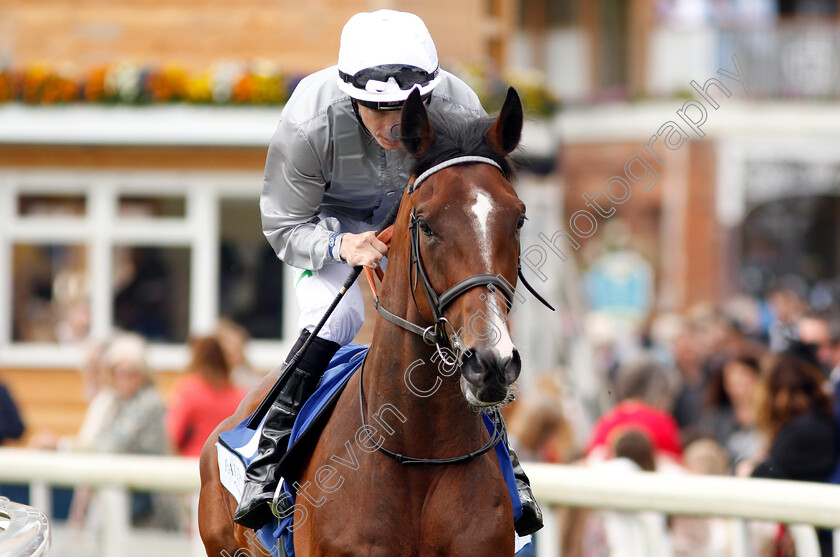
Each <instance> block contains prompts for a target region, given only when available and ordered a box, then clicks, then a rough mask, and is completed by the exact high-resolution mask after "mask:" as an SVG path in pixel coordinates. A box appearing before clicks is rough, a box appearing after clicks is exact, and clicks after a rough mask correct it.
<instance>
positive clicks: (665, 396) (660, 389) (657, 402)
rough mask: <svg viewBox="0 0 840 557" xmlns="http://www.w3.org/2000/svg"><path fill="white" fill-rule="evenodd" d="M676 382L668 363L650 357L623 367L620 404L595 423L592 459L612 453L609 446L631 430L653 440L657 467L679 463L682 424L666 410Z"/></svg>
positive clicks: (619, 382) (619, 381)
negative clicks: (664, 363)
mask: <svg viewBox="0 0 840 557" xmlns="http://www.w3.org/2000/svg"><path fill="white" fill-rule="evenodd" d="M673 385H674V381H673V379H672V376H671V375H670V374H669V373H668V370H667V368H665V366H663V365H661V364H659V363H657V362H655V361H654V360H652V359H651V358H649V357H642V358H639V359H637V360H636V361H635V362H633V363H632V364H630V365H627V366H624V367H622V368H621V369H620V370H619V375H618V379H617V381H616V391H617V395H618V399H619V403H618V404H617V405H616V406H615V407H614V408H613V409H612V410H610V411H609V412H607V413H606V414H605V415H604V416H602V417H601V418H600V419H599V420H598V422H597V423H596V424H595V428H594V429H593V432H592V434H591V436H590V438H589V442H588V443H587V448H586V455H587V458H588V459H589V460H590V461H594V462H597V461H602V460H604V459H605V458H607V457H608V456H609V445H610V443H611V442H613V441H614V440H615V439H616V438H618V436H619V435H620V434H621V433H623V432H624V431H626V430H628V429H638V430H641V431H642V432H644V433H645V434H646V435H647V436H648V438H649V439H650V440H651V442H652V443H653V448H654V453H655V455H656V460H657V469H659V468H662V467H664V468H665V469H668V468H672V469H673V468H674V467H675V466H678V464H679V461H680V459H681V455H682V449H681V447H680V432H679V426H677V423H676V421H675V420H674V418H673V416H671V415H670V414H668V412H667V411H666V410H665V409H666V408H668V407H670V405H671V401H672V400H673V394H672V393H673V392H674V386H673Z"/></svg>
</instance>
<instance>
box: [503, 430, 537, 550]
mask: <svg viewBox="0 0 840 557" xmlns="http://www.w3.org/2000/svg"><path fill="white" fill-rule="evenodd" d="M507 450H508V452H509V453H510V463H511V465H512V466H513V476H514V477H515V478H516V489H517V490H518V491H519V501H520V502H522V516H520V517H519V520H517V521H516V522H515V523H514V524H513V527H514V529H515V530H516V533H517V534H519V535H520V536H521V537H524V536H527V535H528V534H533V533H534V532H536V531H537V530H539V529H540V528H542V527H543V517H542V511H541V510H540V506H539V505H537V500H536V499H535V498H534V492H533V491H531V481H530V480H529V479H528V476H526V475H525V470H523V469H522V465H521V464H519V457H518V456H516V453H515V452H514V451H513V447H511V446H510V445H508V446H507Z"/></svg>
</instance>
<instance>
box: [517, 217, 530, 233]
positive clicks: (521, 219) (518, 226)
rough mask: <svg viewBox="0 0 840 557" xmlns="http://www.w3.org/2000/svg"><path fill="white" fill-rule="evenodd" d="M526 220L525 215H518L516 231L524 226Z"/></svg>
mask: <svg viewBox="0 0 840 557" xmlns="http://www.w3.org/2000/svg"><path fill="white" fill-rule="evenodd" d="M526 220H528V217H526V216H525V215H519V220H518V221H517V222H516V229H517V230H521V229H522V227H523V226H525V221H526Z"/></svg>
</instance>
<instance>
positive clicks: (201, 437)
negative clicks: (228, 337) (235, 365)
mask: <svg viewBox="0 0 840 557" xmlns="http://www.w3.org/2000/svg"><path fill="white" fill-rule="evenodd" d="M188 371H189V373H188V374H187V376H186V377H184V378H183V379H182V380H181V381H180V383H178V385H177V386H176V387H175V390H174V391H173V394H172V398H171V401H170V405H169V411H168V413H167V415H166V427H167V433H168V434H169V440H170V441H171V443H172V446H173V447H175V450H176V451H177V452H178V454H180V455H182V456H199V455H200V454H201V448H202V446H203V445H204V442H205V441H206V440H207V438H208V437H209V436H210V434H211V433H212V432H213V430H214V429H216V426H218V425H219V423H221V421H222V420H224V419H225V418H227V417H228V416H230V415H231V414H233V413H234V411H235V410H236V407H237V406H238V405H239V403H240V401H241V400H242V399H243V398H244V397H245V394H246V393H245V391H243V390H242V389H239V388H238V387H236V386H234V385H233V384H232V383H231V381H230V374H231V368H230V365H229V364H228V361H227V359H226V358H225V353H224V352H223V350H222V346H221V344H220V343H219V341H218V340H217V338H216V337H209V336H208V337H201V338H197V339H194V340H193V341H192V361H191V362H190V365H189V368H188Z"/></svg>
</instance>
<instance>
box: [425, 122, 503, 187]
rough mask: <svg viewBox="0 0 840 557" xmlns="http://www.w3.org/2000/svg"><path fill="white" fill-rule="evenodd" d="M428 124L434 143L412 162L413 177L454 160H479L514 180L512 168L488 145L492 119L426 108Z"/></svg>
mask: <svg viewBox="0 0 840 557" xmlns="http://www.w3.org/2000/svg"><path fill="white" fill-rule="evenodd" d="M429 121H430V122H431V125H432V129H433V130H434V132H435V142H434V143H433V144H432V145H431V146H430V147H429V149H428V150H427V151H426V152H425V153H424V154H423V156H421V157H420V158H418V159H416V160H415V161H414V165H413V168H412V173H413V174H414V175H415V176H419V175H420V174H422V173H423V172H425V171H426V170H428V169H430V168H432V167H433V166H435V165H438V164H440V163H442V162H446V161H448V160H450V159H453V158H455V157H461V156H480V157H486V158H489V159H491V160H493V161H495V162H496V163H497V164H498V165H499V166H500V167H501V169H502V175H504V177H505V178H506V179H507V180H513V177H514V168H513V164H512V163H511V161H510V160H509V159H508V158H507V157H505V156H504V155H500V154H499V153H498V152H496V150H495V149H493V147H491V146H490V143H488V141H487V132H488V131H489V130H490V127H491V126H492V125H493V122H494V121H495V118H493V117H489V116H488V117H484V118H466V117H462V116H455V115H452V114H444V113H441V112H440V111H438V110H436V109H434V108H429Z"/></svg>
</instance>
